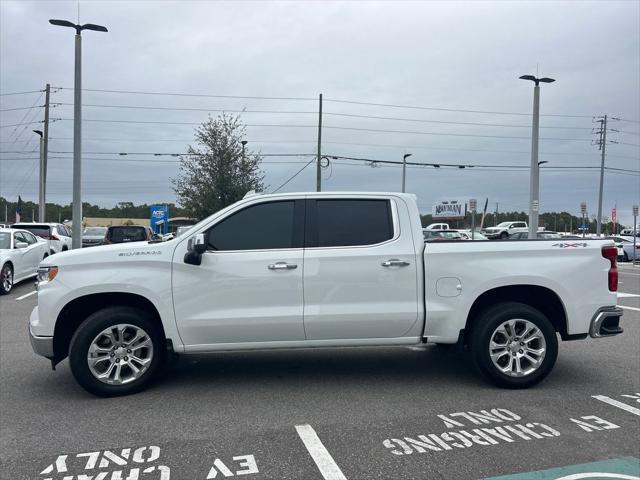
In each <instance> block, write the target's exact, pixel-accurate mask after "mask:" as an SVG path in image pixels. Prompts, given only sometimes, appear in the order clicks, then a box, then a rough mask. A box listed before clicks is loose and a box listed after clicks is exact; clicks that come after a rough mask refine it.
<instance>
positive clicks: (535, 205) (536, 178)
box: [520, 75, 555, 239]
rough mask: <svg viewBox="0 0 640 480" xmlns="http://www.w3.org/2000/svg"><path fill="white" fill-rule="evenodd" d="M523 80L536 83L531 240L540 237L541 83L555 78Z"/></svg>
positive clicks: (530, 208) (531, 76)
mask: <svg viewBox="0 0 640 480" xmlns="http://www.w3.org/2000/svg"><path fill="white" fill-rule="evenodd" d="M520 79H521V80H531V81H532V82H535V87H534V88H533V122H532V129H531V177H530V180H529V238H530V239H534V238H536V237H537V236H538V214H539V211H540V165H539V164H538V143H539V136H538V135H539V131H540V82H542V83H552V82H555V80H554V79H553V78H546V77H544V78H536V77H534V76H533V75H522V76H521V77H520Z"/></svg>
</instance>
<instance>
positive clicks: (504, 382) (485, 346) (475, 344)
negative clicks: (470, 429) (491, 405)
mask: <svg viewBox="0 0 640 480" xmlns="http://www.w3.org/2000/svg"><path fill="white" fill-rule="evenodd" d="M506 322H513V323H511V325H512V326H505V323H506ZM507 325H509V324H507ZM513 326H515V329H514V328H513ZM501 327H502V328H501ZM529 327H531V328H532V330H531V331H530V332H529V333H528V334H526V338H525V336H524V335H523V333H526V332H525V329H526V328H529ZM509 330H514V331H513V335H511V338H512V340H509V336H508V335H507V334H508V333H509ZM527 339H528V340H527ZM492 340H494V341H495V343H494V345H493V348H492V344H491V342H492ZM470 344H471V356H472V358H473V361H474V363H475V365H476V367H477V368H478V370H480V372H481V373H482V374H483V375H484V376H485V377H487V378H488V379H489V380H490V381H492V382H493V383H495V384H496V385H499V386H501V387H504V388H528V387H531V386H533V385H535V384H537V383H538V382H540V381H542V380H543V379H544V378H545V377H546V376H547V375H548V374H549V372H551V369H552V368H553V366H554V365H555V363H556V359H557V357H558V338H557V335H556V331H555V328H554V327H553V325H552V324H551V322H550V321H549V319H548V318H547V317H546V316H545V315H544V314H542V313H541V312H540V311H539V310H536V309H535V308H533V307H530V306H529V305H525V304H523V303H516V302H505V303H499V304H497V305H494V306H492V307H489V308H488V309H487V310H485V311H483V312H482V313H481V314H480V316H479V317H478V319H477V321H476V322H475V324H474V327H473V328H472V330H471V339H470ZM496 344H500V345H496ZM514 346H515V348H517V349H518V350H517V351H516V350H515V349H514ZM521 346H524V348H521ZM527 347H528V348H527ZM534 352H535V353H534ZM541 352H542V353H541ZM491 353H493V354H494V358H496V362H497V364H496V363H494V360H493V359H492V355H491ZM531 360H536V362H532V361H531ZM518 370H520V372H518ZM507 372H508V373H507Z"/></svg>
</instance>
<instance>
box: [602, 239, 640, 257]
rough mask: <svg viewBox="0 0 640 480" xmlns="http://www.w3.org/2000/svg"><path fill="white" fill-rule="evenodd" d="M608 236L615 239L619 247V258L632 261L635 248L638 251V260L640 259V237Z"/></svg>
mask: <svg viewBox="0 0 640 480" xmlns="http://www.w3.org/2000/svg"><path fill="white" fill-rule="evenodd" d="M608 238H609V239H610V240H613V241H614V242H615V244H616V247H617V248H618V260H620V261H622V262H632V261H633V251H634V249H635V251H636V260H640V239H638V238H634V237H618V236H614V237H608ZM634 240H635V242H634Z"/></svg>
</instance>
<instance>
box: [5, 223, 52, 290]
mask: <svg viewBox="0 0 640 480" xmlns="http://www.w3.org/2000/svg"><path fill="white" fill-rule="evenodd" d="M48 255H49V246H48V244H47V242H46V241H45V240H43V239H41V238H38V237H36V236H35V235H33V234H32V233H31V232H27V231H26V230H17V229H13V228H0V294H5V293H9V292H10V291H11V289H12V288H13V284H14V283H17V282H20V281H22V280H25V279H27V278H29V277H33V276H34V275H36V274H37V272H38V265H39V264H40V262H41V261H42V260H43V259H45V258H47V256H48Z"/></svg>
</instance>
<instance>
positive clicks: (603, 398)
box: [591, 395, 640, 416]
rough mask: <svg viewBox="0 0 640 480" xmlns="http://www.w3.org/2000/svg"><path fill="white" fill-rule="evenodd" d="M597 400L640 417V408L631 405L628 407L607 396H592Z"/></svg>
mask: <svg viewBox="0 0 640 480" xmlns="http://www.w3.org/2000/svg"><path fill="white" fill-rule="evenodd" d="M591 396H592V397H593V398H595V399H596V400H600V401H601V402H605V403H608V404H609V405H613V406H614V407H618V408H621V409H622V410H625V411H627V412H629V413H633V414H634V415H638V416H640V408H636V407H632V406H631V405H627V404H626V403H622V402H619V401H618V400H614V399H613V398H609V397H607V396H605V395H591Z"/></svg>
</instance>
